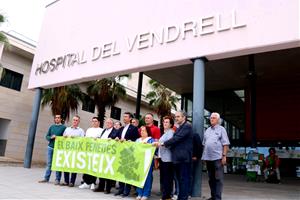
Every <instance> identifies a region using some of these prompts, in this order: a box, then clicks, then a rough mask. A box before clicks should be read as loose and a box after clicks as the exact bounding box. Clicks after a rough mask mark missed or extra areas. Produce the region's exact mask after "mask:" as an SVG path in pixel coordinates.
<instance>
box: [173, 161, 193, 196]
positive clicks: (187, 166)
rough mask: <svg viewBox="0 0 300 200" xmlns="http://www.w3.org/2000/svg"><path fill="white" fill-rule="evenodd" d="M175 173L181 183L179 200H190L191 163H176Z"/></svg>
mask: <svg viewBox="0 0 300 200" xmlns="http://www.w3.org/2000/svg"><path fill="white" fill-rule="evenodd" d="M174 171H175V173H176V176H177V177H178V182H179V194H178V199H180V200H188V198H189V188H190V178H191V163H176V164H174Z"/></svg>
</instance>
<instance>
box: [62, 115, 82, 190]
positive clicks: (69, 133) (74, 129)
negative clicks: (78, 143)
mask: <svg viewBox="0 0 300 200" xmlns="http://www.w3.org/2000/svg"><path fill="white" fill-rule="evenodd" d="M79 123H80V117H79V116H78V115H75V116H74V117H73V119H72V126H70V127H68V128H66V130H65V132H64V137H84V131H83V130H82V129H81V128H80V127H79ZM76 176H77V174H76V173H71V180H70V173H69V172H64V180H65V182H64V183H62V184H61V185H62V186H69V187H74V185H75V181H76Z"/></svg>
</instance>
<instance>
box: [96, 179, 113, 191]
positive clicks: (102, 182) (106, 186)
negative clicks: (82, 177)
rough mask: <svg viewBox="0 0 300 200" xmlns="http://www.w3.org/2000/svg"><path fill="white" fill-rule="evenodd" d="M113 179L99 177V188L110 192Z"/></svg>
mask: <svg viewBox="0 0 300 200" xmlns="http://www.w3.org/2000/svg"><path fill="white" fill-rule="evenodd" d="M112 183H113V181H112V180H110V179H106V178H99V186H98V189H99V190H101V191H102V190H103V191H104V190H105V191H106V192H110V190H111V186H112Z"/></svg>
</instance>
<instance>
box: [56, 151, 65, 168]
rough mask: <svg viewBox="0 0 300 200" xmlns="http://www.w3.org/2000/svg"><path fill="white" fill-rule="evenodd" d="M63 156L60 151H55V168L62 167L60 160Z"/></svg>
mask: <svg viewBox="0 0 300 200" xmlns="http://www.w3.org/2000/svg"><path fill="white" fill-rule="evenodd" d="M62 154H63V151H61V150H58V151H57V154H56V155H57V156H56V160H55V165H56V166H57V167H62V165H61V163H60V162H61V160H62V156H61V155H62Z"/></svg>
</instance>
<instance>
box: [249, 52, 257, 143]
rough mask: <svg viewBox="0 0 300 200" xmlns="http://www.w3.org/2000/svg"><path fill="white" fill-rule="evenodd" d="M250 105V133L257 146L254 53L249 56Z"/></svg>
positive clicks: (252, 141)
mask: <svg viewBox="0 0 300 200" xmlns="http://www.w3.org/2000/svg"><path fill="white" fill-rule="evenodd" d="M248 79H249V104H250V105H249V106H250V133H251V147H252V148H255V147H256V146H257V144H256V72H255V62H254V55H250V56H249V71H248Z"/></svg>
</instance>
